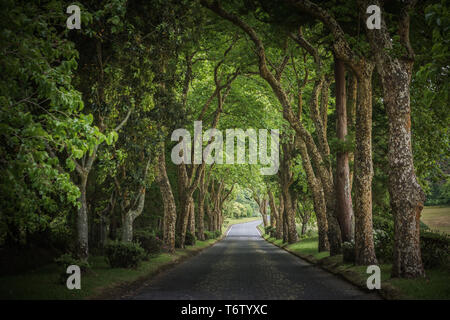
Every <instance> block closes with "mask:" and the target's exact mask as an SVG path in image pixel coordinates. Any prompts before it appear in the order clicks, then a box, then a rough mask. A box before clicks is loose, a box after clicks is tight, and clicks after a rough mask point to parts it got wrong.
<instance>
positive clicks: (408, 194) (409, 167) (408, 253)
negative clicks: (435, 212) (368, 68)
mask: <svg viewBox="0 0 450 320" xmlns="http://www.w3.org/2000/svg"><path fill="white" fill-rule="evenodd" d="M365 4H366V3H362V5H361V10H363V6H364V5H365ZM373 4H376V5H380V3H379V1H378V0H376V1H374V2H373ZM414 4H415V1H412V0H407V1H403V2H402V5H401V7H400V8H399V9H400V10H399V15H398V24H397V25H398V35H399V40H400V44H401V45H402V47H403V49H404V53H405V55H403V56H401V57H400V56H399V54H396V53H393V52H392V51H393V50H392V48H393V45H392V44H393V41H392V38H393V37H392V36H391V35H390V33H389V30H388V28H387V26H386V21H385V20H384V16H383V15H382V16H381V17H382V20H381V28H380V29H378V30H373V31H372V32H370V33H368V34H367V35H368V37H369V40H370V44H371V47H372V50H373V51H374V53H375V58H376V65H377V71H378V73H379V74H380V78H381V84H382V87H383V98H384V104H385V105H386V109H387V114H388V119H389V141H388V160H389V195H390V201H391V208H392V214H393V215H394V232H395V235H394V263H393V266H392V276H394V277H405V278H414V277H423V276H425V270H424V267H423V263H422V258H421V252H420V225H419V222H420V213H421V211H422V209H423V204H424V201H425V194H424V192H423V190H422V188H421V187H420V185H419V183H418V182H417V177H416V174H415V171H414V162H413V152H412V145H411V101H410V81H411V75H412V70H413V64H414V51H413V49H412V46H411V43H410V40H409V28H410V21H409V20H410V17H409V13H410V11H411V10H412V9H413V7H414Z"/></svg>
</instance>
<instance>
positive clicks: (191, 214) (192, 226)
mask: <svg viewBox="0 0 450 320" xmlns="http://www.w3.org/2000/svg"><path fill="white" fill-rule="evenodd" d="M188 230H189V232H190V233H191V234H192V235H195V205H194V199H193V198H192V197H191V200H190V208H189V225H188Z"/></svg>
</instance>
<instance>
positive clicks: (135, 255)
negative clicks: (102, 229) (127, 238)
mask: <svg viewBox="0 0 450 320" xmlns="http://www.w3.org/2000/svg"><path fill="white" fill-rule="evenodd" d="M105 254H106V259H107V262H108V263H109V265H110V266H111V268H136V267H137V266H138V265H139V262H141V261H142V260H143V259H144V258H145V251H144V249H142V247H141V246H140V245H139V244H138V243H135V242H121V241H111V242H109V243H107V244H106V246H105Z"/></svg>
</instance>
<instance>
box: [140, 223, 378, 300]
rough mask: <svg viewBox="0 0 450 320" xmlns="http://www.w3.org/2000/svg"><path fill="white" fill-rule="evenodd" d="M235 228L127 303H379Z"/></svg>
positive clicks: (245, 227) (246, 226) (243, 227)
mask: <svg viewBox="0 0 450 320" xmlns="http://www.w3.org/2000/svg"><path fill="white" fill-rule="evenodd" d="M260 223H261V221H252V222H247V223H242V224H236V225H233V226H232V227H231V229H230V230H229V232H228V234H227V236H226V237H225V239H223V240H222V241H220V242H218V243H216V244H215V245H214V246H212V247H210V248H208V249H205V250H204V251H202V252H201V253H199V254H198V255H196V256H194V257H192V258H190V259H189V260H187V261H185V262H183V263H181V264H179V265H177V266H176V267H174V268H173V269H171V270H169V271H167V272H164V273H162V274H160V275H158V276H156V277H155V278H154V279H152V281H150V282H149V283H148V284H146V285H144V286H143V287H142V288H140V289H139V290H137V291H136V292H135V294H134V296H132V297H131V298H132V299H169V300H177V299H183V300H184V299H185V300H203V299H211V300H221V299H227V300H230V299H231V300H256V299H258V300H259V299H260V300H265V299H274V300H276V299H283V300H290V299H379V297H378V296H377V295H376V294H374V293H366V292H363V291H361V290H360V289H358V288H357V287H355V286H353V285H351V284H349V283H348V282H346V281H344V280H342V279H340V278H338V277H336V276H334V275H332V274H331V273H328V272H326V271H324V270H322V269H320V268H318V267H315V266H313V265H311V264H309V263H308V262H306V261H303V260H302V259H300V258H298V257H295V256H293V255H292V254H290V253H288V252H286V251H284V250H282V249H280V248H278V247H276V246H274V245H272V244H270V243H268V242H267V241H265V240H264V239H263V238H262V237H261V236H260V234H259V231H258V230H257V229H256V226H257V225H258V224H260Z"/></svg>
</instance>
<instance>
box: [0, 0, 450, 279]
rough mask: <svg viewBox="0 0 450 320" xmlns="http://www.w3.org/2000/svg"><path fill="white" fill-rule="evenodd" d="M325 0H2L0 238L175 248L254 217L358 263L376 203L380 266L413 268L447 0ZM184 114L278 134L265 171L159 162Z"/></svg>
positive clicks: (370, 252) (370, 259) (399, 270)
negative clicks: (148, 234)
mask: <svg viewBox="0 0 450 320" xmlns="http://www.w3.org/2000/svg"><path fill="white" fill-rule="evenodd" d="M19 3H22V5H21V6H20V5H18V4H19ZM336 3H337V2H336V1H332V0H330V1H313V0H282V1H281V0H280V1H272V0H246V1H237V0H236V1H216V0H199V1H187V0H185V1H172V0H168V1H158V0H146V1H144V0H140V1H125V0H105V1H91V0H88V1H83V2H82V3H80V8H81V19H82V21H81V29H80V30H68V29H66V28H65V20H66V19H67V14H66V13H65V9H66V6H67V3H66V2H64V1H59V0H53V1H31V2H29V1H28V2H25V1H23V2H21V1H19V2H17V1H3V2H2V8H1V10H0V15H1V19H0V21H1V22H0V24H2V32H1V36H0V44H1V45H0V48H1V49H0V50H1V52H2V54H1V58H0V59H1V65H2V74H3V76H2V79H1V80H0V100H1V111H0V136H1V141H2V143H1V146H0V155H1V156H0V159H1V164H0V170H1V176H2V181H1V183H0V190H1V191H0V203H1V216H0V246H4V247H20V246H24V245H27V244H28V243H30V242H32V241H34V240H33V239H36V238H40V239H43V238H45V239H46V238H52V239H53V238H58V239H69V240H67V243H68V249H67V250H72V251H73V252H75V253H76V254H77V256H78V257H79V258H80V259H85V260H86V259H88V257H89V255H90V254H91V251H92V249H93V248H96V249H98V248H102V247H103V245H104V244H105V243H106V242H107V241H109V240H110V239H118V240H120V241H123V242H132V241H133V235H134V232H135V230H137V229H146V230H152V232H155V233H156V234H159V235H161V237H162V240H163V243H164V248H165V249H166V250H167V251H169V252H174V250H175V248H176V247H181V248H184V247H185V245H186V239H187V238H188V236H193V235H195V238H196V239H199V240H204V239H205V232H206V231H211V232H215V231H218V232H221V230H222V225H223V222H224V219H226V218H227V217H234V216H251V215H253V214H254V212H259V213H260V214H261V216H262V220H263V224H264V226H269V225H270V226H272V227H273V229H274V230H275V236H276V238H278V239H283V241H285V242H288V243H294V242H297V241H302V240H301V236H302V235H304V234H305V233H306V232H307V230H308V229H310V228H312V229H314V230H316V232H317V234H318V239H319V240H318V250H319V251H329V252H330V255H337V254H340V253H342V244H343V243H344V242H354V247H355V263H356V264H359V265H372V264H377V256H376V253H375V251H376V250H375V245H374V237H373V226H372V221H373V217H374V216H383V217H385V218H386V219H389V220H392V221H393V223H394V244H393V248H394V250H393V260H392V261H393V268H392V275H393V276H396V277H408V278H414V277H423V276H424V275H425V270H424V266H423V263H422V259H421V247H420V216H421V211H422V209H423V206H424V204H425V203H426V194H427V193H430V192H431V190H432V186H433V185H434V184H433V183H435V182H436V181H441V182H442V181H444V182H443V185H445V186H447V189H448V188H449V183H447V182H445V181H448V150H449V134H448V123H449V121H448V120H449V112H448V93H449V81H448V72H449V66H448V61H449V59H450V53H449V51H448V41H449V40H448V39H446V38H445V35H446V34H448V28H449V27H448V26H449V25H450V24H449V19H450V18H449V17H450V14H449V10H448V8H449V6H448V1H444V0H442V1H432V0H426V1H414V0H405V1H381V0H371V1H365V0H354V1H345V4H339V5H338V4H336ZM369 5H378V6H379V7H380V8H381V28H380V29H372V30H371V29H368V28H367V27H366V19H367V17H368V14H367V13H366V9H367V7H368V6H369ZM194 121H202V124H203V131H205V130H208V129H218V130H221V131H223V132H225V130H226V129H233V128H240V129H243V130H244V131H245V130H247V129H249V128H252V129H255V130H258V129H268V130H269V129H279V130H280V146H279V159H280V161H279V170H278V172H277V174H275V175H261V174H260V170H259V169H260V168H261V166H262V165H261V164H212V165H211V164H207V163H206V161H202V162H201V163H200V164H196V163H192V164H191V163H180V164H175V163H173V162H172V160H171V152H172V149H173V147H174V146H175V145H176V144H177V143H179V141H178V140H177V141H173V139H171V136H172V132H173V131H174V130H175V129H178V128H185V129H187V130H188V131H189V132H191V136H192V137H193V136H194V135H193V131H194ZM194 143H195V142H194ZM199 143H202V145H203V146H204V147H205V146H207V145H208V144H210V143H213V141H212V139H209V140H208V139H207V140H205V141H200V142H199ZM250 143H251V141H249V142H248V143H246V146H245V150H246V154H247V155H246V159H247V160H248V151H249V144H250ZM268 145H270V144H268ZM185 151H186V150H185ZM192 152H193V151H192ZM226 156H230V155H226ZM231 156H235V155H231ZM236 156H238V155H236ZM247 162H248V161H247ZM446 179H447V180H446ZM441 185H442V183H441ZM433 190H434V189H433Z"/></svg>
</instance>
